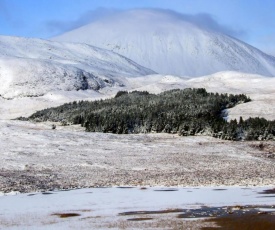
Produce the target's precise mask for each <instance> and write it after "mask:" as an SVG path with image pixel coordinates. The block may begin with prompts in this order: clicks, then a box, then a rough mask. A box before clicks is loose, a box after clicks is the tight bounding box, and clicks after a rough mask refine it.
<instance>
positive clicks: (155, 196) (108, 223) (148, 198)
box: [0, 187, 274, 230]
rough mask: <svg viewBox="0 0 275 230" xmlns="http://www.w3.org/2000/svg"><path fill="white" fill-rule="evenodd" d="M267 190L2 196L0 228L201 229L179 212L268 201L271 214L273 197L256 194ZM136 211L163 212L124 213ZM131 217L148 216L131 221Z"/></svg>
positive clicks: (93, 191)
mask: <svg viewBox="0 0 275 230" xmlns="http://www.w3.org/2000/svg"><path fill="white" fill-rule="evenodd" d="M266 189H270V187H196V188H192V187H184V188H169V190H170V191H169V190H168V188H164V187H147V188H142V189H141V188H139V187H135V188H93V189H79V190H71V191H52V192H47V193H30V194H17V195H14V196H12V195H10V196H0V203H1V206H0V228H3V229H14V230H17V229H18V230H19V229H20V230H22V229H28V230H29V229H35V230H36V229H144V228H146V229H148V228H149V229H171V228H173V227H175V226H176V223H177V222H180V223H181V226H182V227H184V229H187V228H188V227H189V229H199V227H200V226H205V225H206V226H207V223H203V222H202V221H201V222H200V221H198V220H199V219H197V220H192V221H190V220H189V221H188V219H179V218H177V216H178V215H179V214H181V213H183V212H184V210H190V209H191V210H192V209H195V208H200V207H201V206H208V207H224V206H235V208H233V209H232V210H234V209H236V210H238V207H240V206H242V205H253V206H255V207H257V206H258V207H259V206H262V205H269V207H268V208H265V209H263V208H260V209H259V210H264V211H273V212H274V208H273V209H272V207H271V206H270V205H274V200H273V198H272V195H263V194H259V193H261V192H263V191H264V190H266ZM140 211H144V212H150V211H151V212H152V211H153V212H154V211H156V212H158V211H164V213H159V214H157V213H151V214H150V213H147V214H146V213H144V214H138V213H136V214H132V215H123V213H126V212H140ZM165 211H166V213H165ZM245 211H246V210H245V209H244V212H245ZM70 214H71V217H70V216H69V215H70ZM62 215H63V216H62ZM66 216H67V218H66ZM62 217H63V218H62ZM135 218H149V219H148V220H145V221H130V220H131V219H132V220H135ZM161 222H163V223H161ZM173 222H174V223H173ZM165 223H166V224H165ZM208 225H209V224H208ZM190 227H191V228H190ZM173 229H174V228H173Z"/></svg>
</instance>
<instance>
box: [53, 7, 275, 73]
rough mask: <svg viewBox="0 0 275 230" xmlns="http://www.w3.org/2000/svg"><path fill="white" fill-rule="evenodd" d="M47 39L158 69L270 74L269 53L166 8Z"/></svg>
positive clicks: (274, 67)
mask: <svg viewBox="0 0 275 230" xmlns="http://www.w3.org/2000/svg"><path fill="white" fill-rule="evenodd" d="M94 31H96V36H94ZM52 40H55V41H69V42H81V43H87V44H92V45H95V46H98V47H102V48H105V49H109V50H113V51H115V52H117V53H120V54H122V55H124V56H126V57H128V58H130V59H132V60H134V61H135V62H137V63H139V64H141V65H143V66H146V67H147V68H150V69H153V70H154V71H156V72H158V73H161V74H174V75H179V76H204V75H208V74H213V73H216V72H219V71H232V70H233V71H240V72H247V73H254V74H261V75H265V76H275V58H274V57H273V56H269V55H267V54H265V53H263V52H261V51H260V50H258V49H256V48H254V47H252V46H250V45H248V44H246V43H244V42H242V41H240V40H237V39H235V38H233V37H230V36H227V35H225V34H222V33H219V32H215V31H211V30H209V28H208V27H207V26H198V25H197V24H196V23H194V22H192V20H188V18H186V16H184V15H181V14H179V13H176V12H173V11H169V10H157V9H133V10H128V11H122V12H119V13H117V14H115V15H112V14H111V15H108V16H106V17H104V18H101V19H99V20H95V21H94V22H92V23H90V24H87V25H85V26H82V27H80V28H77V29H75V30H72V31H69V32H66V33H65V34H62V35H59V36H58V37H55V38H53V39H52Z"/></svg>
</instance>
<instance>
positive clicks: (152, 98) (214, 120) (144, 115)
mask: <svg viewBox="0 0 275 230" xmlns="http://www.w3.org/2000/svg"><path fill="white" fill-rule="evenodd" d="M249 101H251V100H250V98H249V97H247V96H246V95H244V94H239V95H233V94H218V93H208V92H207V91H206V90H205V89H203V88H199V89H184V90H179V89H175V90H170V91H166V92H163V93H160V94H158V95H155V94H150V93H148V92H146V91H143V92H140V91H134V92H131V93H129V92H127V91H120V92H118V93H117V95H116V96H115V97H114V98H112V99H106V100H99V101H93V102H88V101H79V102H76V101H75V102H72V103H66V104H64V105H62V106H59V107H56V108H49V109H44V110H41V111H38V112H36V113H34V114H33V115H32V116H30V117H29V118H27V119H28V120H33V121H38V122H39V121H52V122H61V123H62V124H63V125H67V124H81V125H82V126H83V127H85V128H86V131H88V132H105V133H106V132H109V133H116V134H131V133H151V132H157V133H160V132H165V133H178V134H179V135H182V136H188V135H209V136H213V137H217V138H221V139H226V140H269V139H274V137H275V121H267V120H266V119H264V118H249V119H247V120H243V119H242V118H240V119H239V121H237V120H232V121H230V122H227V121H226V120H225V119H224V118H223V113H224V111H225V110H226V109H228V108H232V107H234V106H236V105H237V104H240V103H247V102H249ZM21 119H23V118H21Z"/></svg>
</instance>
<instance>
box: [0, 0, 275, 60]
mask: <svg viewBox="0 0 275 230" xmlns="http://www.w3.org/2000/svg"><path fill="white" fill-rule="evenodd" d="M100 8H107V9H132V8H163V9H171V10H175V11H177V12H180V13H183V14H190V15H194V14H199V13H204V14H208V16H210V17H211V18H212V19H213V20H214V22H215V23H218V24H219V25H220V27H224V28H226V29H227V30H228V31H232V32H234V33H233V34H232V35H234V36H236V37H238V38H239V39H241V40H244V41H245V42H247V43H249V44H251V45H253V46H256V47H257V48H260V49H261V50H263V51H265V52H267V53H270V54H273V55H275V13H274V12H275V0H0V25H1V26H0V34H1V35H13V36H26V37H39V38H50V37H52V36H54V35H57V34H60V33H62V32H65V31H67V30H70V29H72V28H75V27H78V26H81V25H82V24H85V23H88V22H89V20H92V19H93V17H96V16H98V14H101V13H102V12H105V13H108V11H106V10H105V11H102V10H99V9H100Z"/></svg>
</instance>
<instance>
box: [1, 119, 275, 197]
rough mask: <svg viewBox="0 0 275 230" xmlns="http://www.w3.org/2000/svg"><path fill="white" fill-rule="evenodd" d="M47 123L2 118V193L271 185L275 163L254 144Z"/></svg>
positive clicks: (274, 174)
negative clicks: (57, 189)
mask: <svg viewBox="0 0 275 230" xmlns="http://www.w3.org/2000/svg"><path fill="white" fill-rule="evenodd" d="M52 124H53V123H30V122H23V121H5V120H2V121H0V146H1V154H0V162H1V163H0V191H5V192H8V191H11V190H17V191H23V192H28V191H37V190H45V189H55V188H74V187H94V186H114V185H117V186H119V185H133V186H138V185H140V186H146V185H152V186H153V185H154V186H160V185H162V186H199V185H205V186H207V185H208V186H217V185H227V186H229V185H243V186H248V185H272V184H274V178H275V168H274V162H273V160H272V159H269V158H266V154H267V152H266V151H261V150H260V149H259V148H257V146H258V145H259V142H231V141H222V140H219V139H215V138H212V137H207V136H197V137H180V136H178V135H176V134H175V135H173V134H138V135H134V134H132V135H115V134H105V133H89V132H84V130H83V128H81V127H80V126H60V125H58V124H56V125H57V126H56V129H54V130H53V129H52ZM266 145H267V146H269V145H270V149H272V148H273V149H275V148H274V144H273V142H270V143H269V142H266ZM272 146H273V147H272ZM270 151H272V150H270ZM269 154H272V153H269Z"/></svg>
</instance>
